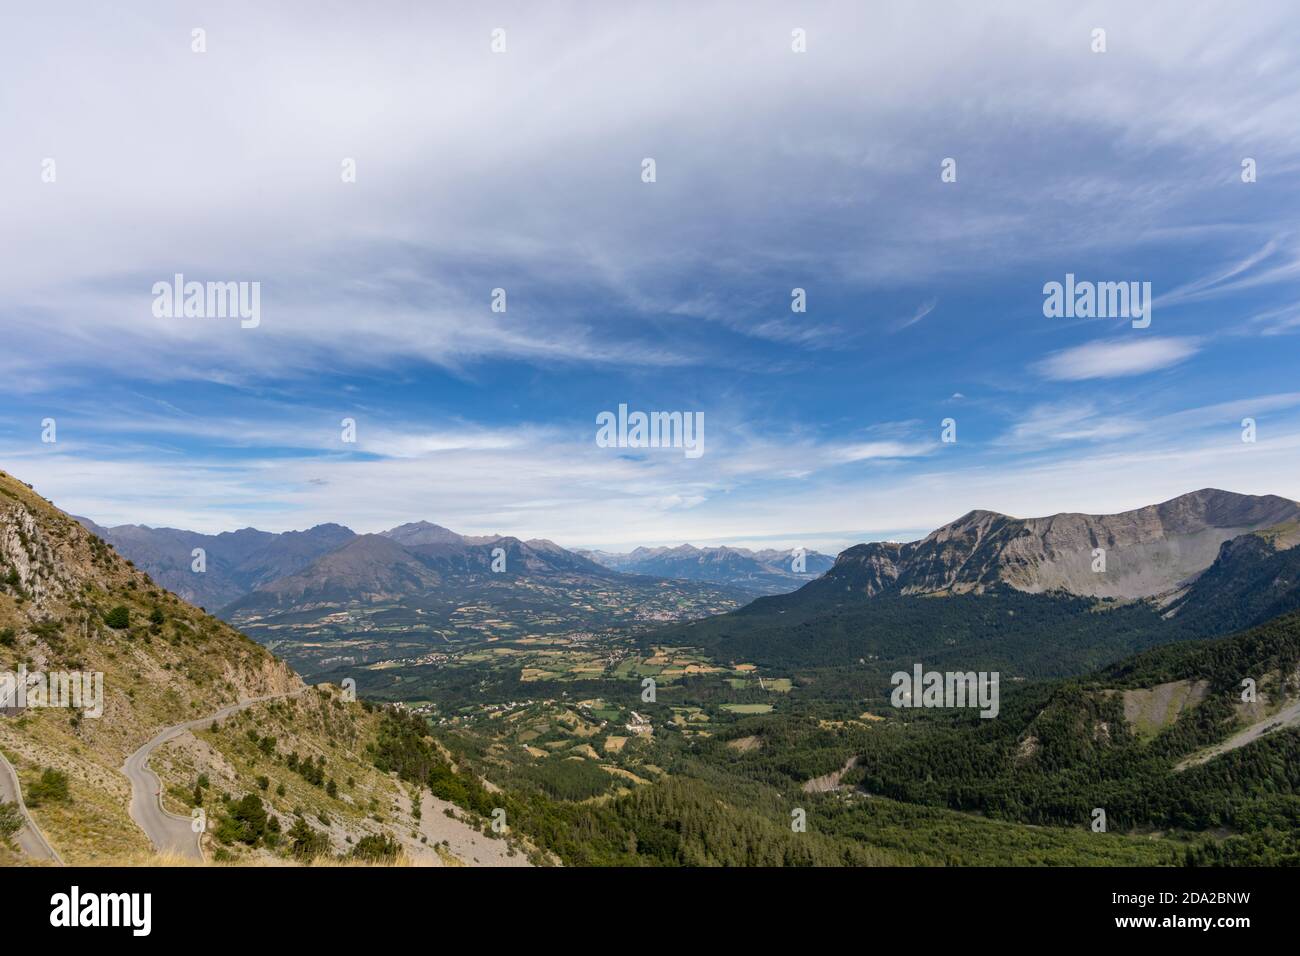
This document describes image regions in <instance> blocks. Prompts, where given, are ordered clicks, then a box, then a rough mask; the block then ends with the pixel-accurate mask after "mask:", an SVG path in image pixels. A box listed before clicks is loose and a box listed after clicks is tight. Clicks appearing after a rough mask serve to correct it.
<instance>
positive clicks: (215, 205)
mask: <svg viewBox="0 0 1300 956" xmlns="http://www.w3.org/2000/svg"><path fill="white" fill-rule="evenodd" d="M268 7H269V5H266V4H254V3H239V2H232V3H225V4H222V5H220V7H219V8H217V7H211V6H207V5H199V4H187V3H183V2H182V3H175V2H169V3H149V2H142V3H132V4H130V5H128V6H125V7H123V6H120V5H110V6H105V5H103V4H94V3H59V2H51V3H46V4H41V5H37V6H31V5H29V6H28V7H27V8H25V9H24V10H23V11H21V12H12V11H11V12H7V13H6V14H5V22H4V25H3V29H0V79H2V80H3V82H0V209H2V210H3V214H4V228H3V229H0V334H2V340H3V342H4V344H5V347H4V349H3V350H0V468H3V469H4V470H6V471H9V472H10V473H12V474H14V475H16V476H18V477H19V478H21V479H23V480H25V481H28V482H31V483H32V484H34V485H35V487H36V488H37V489H38V490H39V491H40V492H41V493H42V494H44V495H45V496H46V497H48V498H50V499H52V500H53V501H54V502H55V503H56V504H57V505H59V506H60V507H62V508H64V509H65V510H67V511H69V512H72V513H74V514H79V515H84V516H87V517H90V518H92V519H94V520H95V521H97V522H99V523H101V524H105V525H115V524H124V523H139V524H148V525H153V526H170V527H182V528H189V529H193V530H199V531H206V532H218V531H225V530H233V529H236V528H240V527H246V526H250V525H251V526H256V527H259V528H264V529H267V530H272V531H283V530H289V529H298V528H305V527H310V526H312V525H314V524H318V523H321V522H327V521H336V522H339V523H342V524H346V525H348V526H349V527H351V528H353V529H355V530H357V531H361V532H367V531H378V530H382V529H385V528H388V527H392V526H394V525H397V524H400V523H403V522H406V521H414V520H422V519H423V520H429V521H434V522H436V523H438V524H442V525H444V526H447V527H450V528H453V529H455V530H457V531H460V532H462V533H466V534H488V533H506V534H515V535H518V536H520V537H524V538H532V537H545V538H551V539H553V540H556V541H558V542H560V543H561V544H564V545H568V546H583V547H599V548H603V549H606V550H621V549H627V548H631V547H635V546H637V545H658V544H678V543H681V542H691V543H694V544H697V545H707V544H720V543H728V544H733V545H742V546H750V547H760V546H777V547H794V546H803V547H809V548H815V549H817V550H821V551H826V552H835V551H838V550H840V549H842V548H844V547H846V546H848V545H850V544H853V543H856V542H858V541H865V540H875V539H897V540H907V539H911V538H916V537H919V536H921V535H923V534H925V533H927V532H928V531H929V530H931V529H933V528H935V527H937V526H939V525H940V524H943V523H944V522H947V521H950V520H953V519H954V518H957V517H958V516H960V515H961V514H963V513H965V512H967V511H969V510H972V509H975V508H985V509H991V510H996V511H1002V512H1005V513H1008V514H1013V515H1017V516H1022V517H1028V516H1034V515H1042V514H1050V513H1055V512H1058V511H1083V512H1090V513H1105V512H1114V511H1121V510H1126V509H1129V508H1135V507H1140V506H1142V505H1145V504H1150V503H1153V502H1157V501H1162V500H1166V499H1168V498H1171V497H1174V496H1176V495H1179V494H1182V493H1185V492H1188V491H1192V490H1195V489H1198V488H1203V487H1219V488H1225V489H1229V490H1233V491H1238V492H1242V493H1252V494H1280V495H1285V496H1288V497H1292V498H1298V499H1300V468H1297V467H1296V465H1297V462H1298V461H1300V376H1297V374H1296V370H1297V358H1300V347H1298V346H1300V304H1297V297H1296V288H1297V282H1298V281H1300V235H1298V234H1297V228H1298V227H1297V225H1296V223H1297V222H1300V217H1298V216H1297V213H1300V201H1298V199H1300V191H1298V189H1297V185H1298V184H1300V124H1297V123H1296V117H1297V116H1300V17H1297V16H1296V14H1295V13H1294V12H1293V10H1291V9H1289V8H1290V5H1289V4H1288V3H1285V2H1276V3H1272V2H1255V3H1252V4H1250V5H1249V6H1248V7H1246V8H1242V7H1241V6H1239V5H1235V4H1229V3H1189V2H1178V3H1172V2H1147V3H1143V4H1140V5H1135V4H1131V3H1113V4H1110V3H1107V4H1087V3H1083V4H1069V5H1066V4H1045V3H1041V2H1025V3H1018V2H1005V3H999V4H996V5H991V4H979V5H976V4H961V3H943V2H931V0H924V2H918V3H905V4H904V3H897V4H862V3H838V4H837V3H797V4H789V3H782V4H776V3H772V4H765V3H755V2H745V3H718V4H708V5H704V4H694V3H656V4H635V5H634V4H610V3H590V4H563V3H547V4H538V3H520V4H510V3H483V4H474V5H466V4H450V3H409V4H408V3H396V2H391V3H380V4H352V3H348V4H344V3H310V4H309V3H286V4H279V5H276V8H275V9H268ZM196 29H197V30H202V31H203V33H202V34H201V39H202V44H201V45H202V46H203V52H197V51H196V50H195V46H196V44H198V43H199V41H198V40H196V37H195V34H194V31H195V30H196ZM1098 30H1103V31H1104V45H1105V50H1104V52H1099V51H1098V50H1097V49H1096V48H1097V47H1098V45H1099V41H1098V36H1099V35H1098V34H1097V33H1096V31H1098ZM494 31H503V32H501V33H494ZM795 31H802V33H801V34H799V36H802V37H803V38H804V40H803V46H804V50H803V52H796V50H795V49H794V47H795V46H798V45H799V41H798V39H797V36H796V33H795ZM502 42H504V49H500V46H501V44H502ZM494 43H495V44H496V46H497V47H498V49H497V50H494V49H493V46H494ZM646 159H653V160H654V177H653V181H650V182H647V181H646V175H645V163H644V161H645V160H646ZM946 160H954V161H955V164H952V163H950V164H947V166H945V161H946ZM1247 160H1249V161H1251V163H1250V165H1252V166H1253V169H1254V177H1253V178H1254V181H1253V182H1245V181H1243V162H1245V161H1247ZM349 163H351V164H353V165H352V166H351V167H350V168H354V169H355V177H352V181H349V179H350V177H349V176H348V175H347V174H346V169H345V167H346V166H347V165H348V164H349ZM953 168H955V179H953V177H952V176H951V175H948V176H946V177H945V175H944V173H945V169H949V170H951V169H953ZM1247 178H1249V177H1247ZM945 180H952V181H945ZM178 273H179V274H181V275H183V276H184V277H185V279H186V280H188V281H198V282H247V283H253V282H256V283H258V284H259V285H258V289H259V295H260V308H259V314H258V319H257V324H256V326H255V327H244V326H245V325H247V324H249V323H242V322H241V321H240V319H239V318H237V317H229V316H225V317H223V316H216V315H202V316H185V315H183V314H182V315H167V314H165V312H164V314H162V315H159V314H156V313H157V312H158V309H157V308H156V305H157V302H156V293H155V291H154V290H155V283H159V282H164V283H170V282H171V281H172V277H173V276H174V275H176V274H178ZM1067 274H1071V275H1074V276H1075V277H1076V278H1077V280H1079V281H1085V280H1086V281H1093V282H1138V283H1150V289H1151V293H1152V296H1153V299H1154V302H1153V307H1152V309H1151V315H1150V319H1151V321H1150V324H1149V325H1148V326H1146V327H1145V328H1138V327H1134V322H1132V321H1131V320H1130V319H1128V318H1123V317H1119V318H1116V317H1110V318H1077V317H1076V318H1066V317H1049V316H1047V315H1045V311H1044V299H1045V295H1044V286H1045V284H1047V283H1051V282H1062V283H1063V282H1065V277H1066V275H1067ZM250 288H251V286H250ZM494 289H503V290H505V303H506V305H505V310H504V311H494V310H493V297H494V293H493V290H494ZM795 289H802V290H804V295H805V299H806V311H803V312H796V311H794V310H793V309H792V303H793V301H794V299H793V298H792V294H793V293H792V290H795ZM1139 324H1140V323H1139ZM620 404H625V405H627V406H628V408H629V409H630V410H633V411H636V410H640V411H644V412H647V413H648V412H651V411H666V412H668V411H680V412H683V413H688V414H692V415H698V414H702V415H703V420H704V452H703V454H701V455H699V456H698V457H688V456H686V455H685V454H684V453H683V451H682V449H678V448H632V447H626V448H624V447H602V446H601V444H599V443H598V442H597V440H596V436H597V424H596V422H597V416H599V415H600V414H601V413H602V412H607V411H612V412H617V409H618V407H619V405H620ZM50 419H52V420H53V423H54V432H53V435H52V436H51V434H50V432H49V428H48V427H47V426H46V425H45V424H43V423H45V422H47V420H50ZM345 419H349V420H351V421H353V422H354V423H355V441H345V440H344V438H345V434H344V427H343V424H342V423H343V422H344V420H345ZM1244 419H1252V420H1253V421H1254V423H1255V430H1254V436H1253V437H1254V439H1255V440H1254V441H1244V440H1243V431H1244V430H1243V420H1244ZM945 420H951V421H952V422H954V423H955V438H956V440H955V441H944V440H943V439H944V437H945V434H944V423H945ZM953 431H954V428H952V427H949V429H948V435H947V436H946V437H949V438H951V437H953V434H952V433H953ZM49 437H53V438H54V439H55V440H53V441H47V440H43V438H49Z"/></svg>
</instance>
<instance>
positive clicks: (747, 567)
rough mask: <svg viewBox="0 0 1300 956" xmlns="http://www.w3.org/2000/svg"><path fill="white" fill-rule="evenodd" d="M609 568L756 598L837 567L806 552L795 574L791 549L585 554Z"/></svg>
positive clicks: (680, 549) (685, 547)
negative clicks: (711, 584)
mask: <svg viewBox="0 0 1300 956" xmlns="http://www.w3.org/2000/svg"><path fill="white" fill-rule="evenodd" d="M580 553H581V554H584V555H586V556H587V557H589V558H591V559H592V560H593V561H596V562H598V563H600V564H603V565H604V566H605V567H607V568H613V569H614V570H617V571H624V572H627V573H630V574H648V575H652V576H654V577H662V578H678V579H680V580H685V581H712V582H714V583H717V584H728V585H731V586H733V587H738V588H744V589H745V590H747V591H752V592H753V593H755V594H784V593H786V592H787V591H793V590H794V589H795V588H797V587H799V586H800V585H801V584H804V583H806V582H808V581H811V580H813V579H814V578H816V577H818V576H819V575H821V574H823V573H825V572H826V571H827V570H829V569H830V568H831V566H832V565H833V564H834V563H835V560H834V558H831V557H830V556H829V555H825V554H820V553H818V552H816V551H806V552H805V553H804V570H803V571H795V570H794V556H793V554H792V553H791V552H790V551H781V550H777V549H766V550H761V551H750V550H747V549H745V548H728V547H721V548H696V547H692V546H691V545H689V544H683V545H680V546H678V547H675V548H637V549H636V550H634V551H631V552H628V553H626V554H611V553H609V552H606V551H584V552H580Z"/></svg>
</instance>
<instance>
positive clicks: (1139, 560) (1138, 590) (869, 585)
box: [806, 489, 1300, 598]
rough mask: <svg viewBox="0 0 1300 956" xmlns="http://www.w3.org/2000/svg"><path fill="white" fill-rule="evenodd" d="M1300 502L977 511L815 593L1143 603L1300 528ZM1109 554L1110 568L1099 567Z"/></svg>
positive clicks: (1202, 498)
mask: <svg viewBox="0 0 1300 956" xmlns="http://www.w3.org/2000/svg"><path fill="white" fill-rule="evenodd" d="M1297 518H1300V504H1297V503H1296V502H1294V501H1290V500H1288V499H1286V498H1278V497H1275V496H1272V495H1267V496H1262V497H1257V496H1253V495H1238V494H1233V493H1231V492H1227V491H1218V490H1214V489H1207V490H1203V491H1196V492H1192V493H1191V494H1186V495H1182V496H1180V497H1178V498H1174V499H1173V500H1171V501H1166V502H1164V503H1163V504H1158V505H1149V506H1147V507H1145V508H1139V509H1137V510H1135V511H1126V512H1123V513H1122V514H1116V515H1086V514H1075V513H1066V514H1057V515H1052V516H1050V517H1046V518H1012V517H1009V516H1007V515H1003V514H997V513H996V512H992V511H972V512H970V513H969V514H967V515H964V516H963V517H961V518H958V519H957V520H956V521H954V522H952V523H951V524H947V525H944V526H943V527H942V528H939V529H938V530H937V531H934V532H932V533H931V534H929V535H928V536H926V537H925V538H923V539H921V540H920V541H912V542H908V543H906V544H897V543H893V542H875V543H871V544H860V545H856V546H855V547H852V548H849V549H848V550H847V551H845V552H843V553H842V554H841V555H840V556H839V558H838V559H837V560H836V562H835V566H834V567H833V568H832V569H831V570H830V572H829V573H828V574H827V575H826V576H825V577H824V578H822V579H821V580H819V581H817V582H815V583H814V584H813V585H810V586H809V588H808V589H806V590H807V591H808V593H809V594H810V595H813V594H816V595H820V594H822V593H829V592H835V593H838V594H843V593H849V594H857V595H860V596H865V597H871V596H874V595H876V594H882V593H888V592H893V593H898V594H930V593H935V592H964V591H976V592H978V591H981V590H984V589H986V588H988V587H991V586H993V585H996V584H1005V585H1007V586H1009V587H1011V588H1014V589H1015V590H1018V591H1026V592H1029V593H1035V594H1037V593H1044V592H1051V591H1059V592H1065V593H1068V594H1075V595H1083V596H1089V597H1110V598H1144V597H1153V596H1155V595H1159V594H1165V593H1168V592H1171V591H1175V590H1177V589H1178V588H1180V587H1183V586H1184V585H1186V584H1187V583H1189V582H1190V581H1191V580H1193V579H1194V578H1195V577H1196V576H1197V575H1198V574H1200V573H1201V572H1202V571H1204V570H1205V569H1206V568H1208V567H1209V566H1210V565H1211V564H1212V563H1213V562H1214V561H1215V559H1216V558H1217V557H1218V555H1219V549H1220V547H1221V546H1222V545H1223V544H1224V543H1225V542H1227V541H1230V540H1231V539H1233V538H1236V537H1238V536H1239V535H1242V534H1245V533H1247V532H1252V531H1258V530H1261V529H1265V528H1269V527H1273V526H1277V525H1282V524H1285V523H1288V522H1294V521H1296V520H1297ZM1099 551H1101V552H1104V561H1105V569H1104V571H1098V570H1094V565H1095V562H1097V561H1098V560H1099V558H1100V557H1101V555H1100V554H1099V553H1098V552H1099Z"/></svg>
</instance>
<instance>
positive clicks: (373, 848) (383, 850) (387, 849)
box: [352, 833, 397, 863]
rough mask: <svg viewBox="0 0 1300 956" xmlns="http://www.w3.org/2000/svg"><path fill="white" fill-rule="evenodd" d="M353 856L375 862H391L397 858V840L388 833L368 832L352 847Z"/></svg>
mask: <svg viewBox="0 0 1300 956" xmlns="http://www.w3.org/2000/svg"><path fill="white" fill-rule="evenodd" d="M352 857H353V859H357V860H369V861H371V862H375V863H391V862H393V860H396V859H397V841H396V840H394V839H393V838H392V837H390V836H389V835H388V834H387V833H382V834H381V833H368V834H366V835H365V836H363V837H362V838H361V839H360V840H358V841H357V845H356V846H354V847H353V848H352Z"/></svg>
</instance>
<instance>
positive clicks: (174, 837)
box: [122, 688, 306, 861]
mask: <svg viewBox="0 0 1300 956" xmlns="http://www.w3.org/2000/svg"><path fill="white" fill-rule="evenodd" d="M305 690H306V688H304V689H303V690H299V691H294V692H293V693H292V694H271V695H269V696H267V697H254V698H252V699H250V700H245V701H240V702H239V703H237V704H230V705H228V706H226V707H223V708H221V710H219V711H217V712H216V713H215V714H209V715H208V716H207V717H200V718H198V719H197V720H187V721H186V722H185V723H183V724H176V725H174V726H172V727H167V728H165V729H164V730H161V731H159V732H158V734H157V735H156V736H155V737H154V738H153V739H152V740H150V741H149V742H148V743H147V744H145V745H144V746H143V747H141V748H140V749H139V750H137V751H136V752H135V753H133V754H131V756H129V757H127V758H126V763H124V764H122V773H124V774H126V779H127V780H129V781H130V782H131V807H130V813H131V819H132V820H134V821H135V822H136V825H137V826H139V827H140V829H141V830H143V831H144V833H145V836H147V837H148V838H149V842H150V843H152V844H153V845H154V848H155V849H157V850H158V851H159V852H160V853H175V854H177V855H178V856H182V857H185V858H186V859H190V860H199V861H202V860H203V848H202V846H201V844H200V842H199V837H200V834H199V833H196V832H194V830H193V828H192V826H191V821H190V818H189V817H182V816H178V815H176V814H175V813H172V812H171V811H170V810H164V809H163V805H162V781H161V780H159V779H158V775H157V774H156V773H154V772H153V771H152V770H151V769H149V757H150V756H151V755H152V754H153V752H154V750H155V749H156V748H157V747H159V746H160V745H162V744H165V743H166V742H167V741H169V740H174V739H175V738H177V737H179V736H180V735H181V734H183V733H185V732H186V731H187V730H201V729H203V728H205V727H210V726H212V724H213V722H214V721H218V720H222V719H224V718H226V717H229V716H230V715H231V714H233V713H236V712H237V711H241V710H243V709H244V708H246V707H251V706H253V705H254V704H260V703H261V702H262V701H264V700H275V699H277V698H280V697H296V696H297V695H298V694H301V693H304V692H305Z"/></svg>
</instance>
